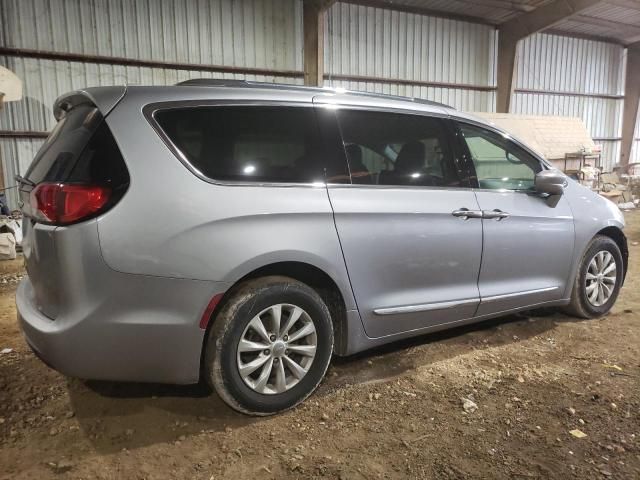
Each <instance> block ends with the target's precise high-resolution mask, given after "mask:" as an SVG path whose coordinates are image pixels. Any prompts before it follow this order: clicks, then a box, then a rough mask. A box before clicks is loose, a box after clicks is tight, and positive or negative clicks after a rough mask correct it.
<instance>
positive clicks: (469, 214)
mask: <svg viewBox="0 0 640 480" xmlns="http://www.w3.org/2000/svg"><path fill="white" fill-rule="evenodd" d="M451 215H453V216H454V217H460V218H462V219H463V220H469V219H470V218H482V210H469V209H468V208H461V209H460V210H454V211H453V212H451Z"/></svg>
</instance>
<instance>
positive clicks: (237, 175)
mask: <svg viewBox="0 0 640 480" xmlns="http://www.w3.org/2000/svg"><path fill="white" fill-rule="evenodd" d="M153 118H154V120H155V121H156V123H157V124H158V125H159V126H160V128H161V129H162V131H163V132H164V134H165V135H166V137H167V138H168V139H169V140H170V142H171V143H172V144H173V146H174V147H175V149H177V150H178V154H179V155H180V156H182V158H183V160H186V161H187V162H188V163H189V164H190V165H191V167H192V168H194V169H195V170H196V171H197V172H198V173H200V174H201V175H203V176H205V177H208V178H210V179H213V180H221V181H245V182H246V181H249V182H274V183H313V182H323V181H324V177H325V172H324V166H323V163H324V159H323V153H322V152H323V145H322V142H321V141H320V136H319V134H318V126H317V122H316V118H315V113H314V111H313V108H312V107H256V106H250V107H249V106H247V107H245V106H234V107H225V106H206V107H182V108H167V109H161V110H157V111H155V112H154V114H153Z"/></svg>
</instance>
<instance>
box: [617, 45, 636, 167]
mask: <svg viewBox="0 0 640 480" xmlns="http://www.w3.org/2000/svg"><path fill="white" fill-rule="evenodd" d="M639 78H640V42H638V43H634V44H633V45H629V46H628V47H627V73H626V75H625V83H624V107H623V111H622V146H621V149H620V163H621V164H622V165H629V160H630V158H631V149H632V147H633V134H634V132H635V129H636V122H637V120H638V103H639V102H640V82H639V81H638V79H639Z"/></svg>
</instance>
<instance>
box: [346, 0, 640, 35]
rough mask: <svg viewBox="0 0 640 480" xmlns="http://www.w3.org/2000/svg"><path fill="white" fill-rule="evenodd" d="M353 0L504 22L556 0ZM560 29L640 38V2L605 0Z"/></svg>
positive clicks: (589, 33)
mask: <svg viewBox="0 0 640 480" xmlns="http://www.w3.org/2000/svg"><path fill="white" fill-rule="evenodd" d="M347 1H350V2H352V3H363V4H369V5H384V6H385V7H386V8H401V9H402V8H405V9H411V10H413V11H420V10H422V11H424V12H425V13H427V14H429V13H430V14H433V13H440V14H443V15H450V16H459V17H460V18H461V19H465V18H466V19H473V20H475V21H478V22H482V23H487V24H491V25H500V24H502V23H504V22H507V21H509V20H512V19H514V18H515V17H517V16H518V15H522V14H525V13H527V12H530V11H533V10H535V9H536V8H539V7H541V6H543V5H546V4H548V3H551V2H552V1H553V0H347ZM553 30H554V31H557V32H562V33H567V34H573V35H583V36H592V37H599V38H602V39H605V40H609V41H615V42H620V43H625V44H627V43H632V42H635V41H640V2H637V1H635V0H603V1H602V2H599V3H597V4H595V5H593V6H591V7H589V8H586V9H584V10H581V11H579V12H578V13H577V14H576V15H573V16H571V17H570V18H567V19H565V20H563V21H560V22H558V23H557V24H555V25H554V26H553Z"/></svg>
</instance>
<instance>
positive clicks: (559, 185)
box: [535, 170, 567, 195]
mask: <svg viewBox="0 0 640 480" xmlns="http://www.w3.org/2000/svg"><path fill="white" fill-rule="evenodd" d="M566 186H567V177H566V176H565V175H564V173H562V172H560V171H558V170H542V171H541V172H539V173H538V174H537V175H536V180H535V187H536V192H538V193H544V194H547V195H562V194H563V193H564V187H566Z"/></svg>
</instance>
